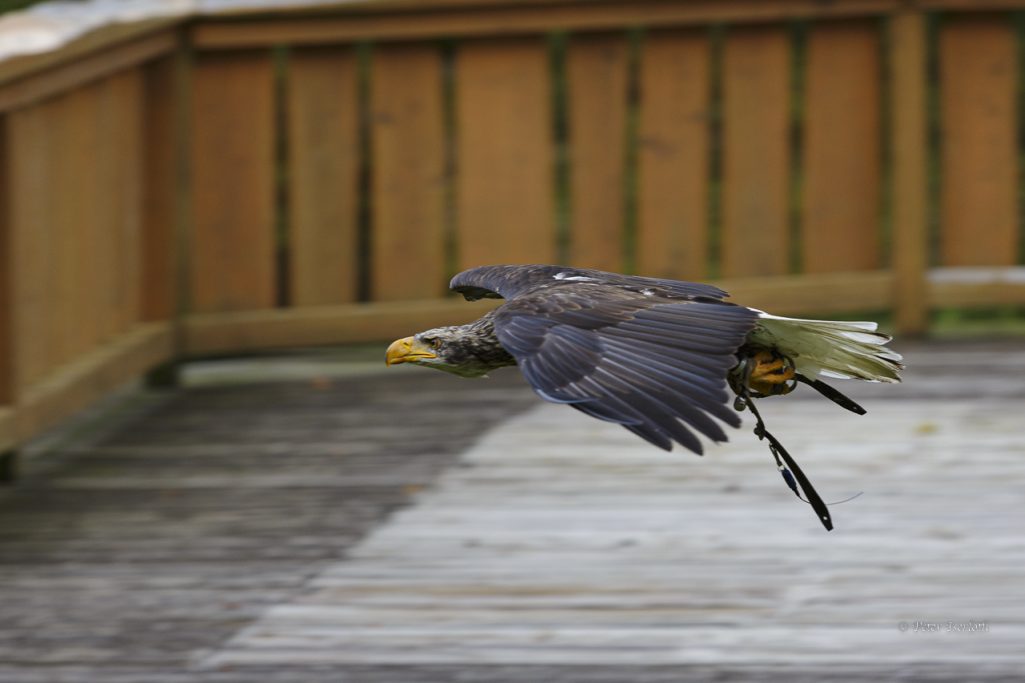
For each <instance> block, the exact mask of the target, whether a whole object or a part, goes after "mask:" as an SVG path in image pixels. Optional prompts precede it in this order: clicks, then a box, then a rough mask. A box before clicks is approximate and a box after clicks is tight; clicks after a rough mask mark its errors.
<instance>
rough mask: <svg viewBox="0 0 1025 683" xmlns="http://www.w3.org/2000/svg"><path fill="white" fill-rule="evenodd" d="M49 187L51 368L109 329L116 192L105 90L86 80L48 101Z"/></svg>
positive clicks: (87, 345)
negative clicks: (109, 186)
mask: <svg viewBox="0 0 1025 683" xmlns="http://www.w3.org/2000/svg"><path fill="white" fill-rule="evenodd" d="M50 107H51V112H52V116H53V118H52V119H51V124H50V129H51V135H53V136H54V142H55V144H54V145H52V146H51V147H50V148H49V151H50V154H51V157H50V163H49V165H48V167H49V168H50V171H51V173H52V175H51V176H50V178H49V181H48V182H49V183H50V190H51V192H53V193H54V194H55V195H56V196H59V197H60V198H61V201H60V202H57V203H56V204H55V206H54V208H53V213H52V215H53V224H52V229H53V230H54V232H53V233H52V234H51V236H50V240H51V241H50V243H49V244H45V245H42V244H41V245H39V246H40V248H44V249H47V250H48V251H49V252H50V253H51V256H52V258H53V259H54V266H53V269H52V271H51V272H50V273H47V274H46V276H47V277H50V278H52V279H53V286H54V287H55V291H54V292H53V297H52V300H51V302H50V306H51V312H50V327H51V329H50V334H52V335H53V337H54V340H53V355H52V357H51V358H50V360H49V364H50V365H51V366H54V365H59V364H60V363H63V362H66V361H68V360H71V359H72V358H73V357H74V356H76V355H78V354H80V353H83V352H85V351H86V350H88V349H90V348H92V347H93V346H94V345H95V344H97V343H98V342H99V341H100V339H101V337H102V336H103V335H104V333H105V332H106V331H107V330H106V329H105V326H104V323H105V321H106V320H107V317H106V316H105V313H106V310H105V309H104V308H103V307H101V306H100V305H99V299H100V298H101V297H103V296H104V295H105V294H106V293H107V291H108V290H109V288H110V284H109V283H108V282H107V281H106V278H107V277H108V276H109V268H107V267H106V261H105V260H104V258H103V257H104V255H105V253H106V252H107V251H108V250H109V243H110V239H109V234H108V233H109V230H110V229H111V227H112V226H110V225H109V224H108V223H107V221H106V214H105V208H106V207H107V206H108V205H109V204H110V202H112V201H116V197H112V196H108V195H107V194H106V192H105V188H103V187H102V184H101V183H100V182H99V179H100V178H101V177H102V176H103V173H104V170H105V168H104V166H103V159H104V155H105V154H106V153H107V150H106V149H104V146H103V143H102V141H101V140H100V138H99V135H98V132H99V127H100V122H101V117H102V111H101V107H100V88H99V86H98V85H96V84H89V85H84V86H80V87H78V88H76V89H74V90H72V91H71V92H69V93H67V94H65V95H63V96H62V97H60V98H58V99H56V100H54V101H53V103H52V104H51V105H50Z"/></svg>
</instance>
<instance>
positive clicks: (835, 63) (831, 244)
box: [802, 21, 881, 273]
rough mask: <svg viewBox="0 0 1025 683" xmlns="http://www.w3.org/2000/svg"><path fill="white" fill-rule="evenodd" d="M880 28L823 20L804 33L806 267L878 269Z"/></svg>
mask: <svg viewBox="0 0 1025 683" xmlns="http://www.w3.org/2000/svg"><path fill="white" fill-rule="evenodd" d="M879 49H880V41H879V29H878V25H877V24H876V23H875V22H872V21H850V22H847V21H844V22H824V23H820V24H817V25H815V26H814V27H813V28H812V29H811V32H810V35H809V37H808V51H807V58H806V59H807V80H806V84H807V86H806V96H805V112H806V123H805V145H804V197H803V199H804V207H803V208H804V217H803V219H804V220H803V236H802V238H803V240H802V241H803V244H802V247H803V264H804V270H805V272H808V273H829V272H837V271H850V270H870V269H874V268H878V267H879V264H880V258H879V248H880V247H879V189H880V144H881V143H880V125H879V106H880V94H879V83H880V78H879V77H880V70H879Z"/></svg>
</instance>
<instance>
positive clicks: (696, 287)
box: [449, 265, 729, 301]
mask: <svg viewBox="0 0 1025 683" xmlns="http://www.w3.org/2000/svg"><path fill="white" fill-rule="evenodd" d="M582 282H589V283H592V284H602V285H605V286H607V287H615V288H618V289H623V290H626V291H631V292H637V293H644V292H648V293H649V294H648V295H649V296H651V295H658V296H663V297H669V298H675V297H681V298H695V297H700V298H709V299H715V300H722V299H724V298H726V297H727V296H729V294H727V293H726V292H724V291H723V290H721V289H719V288H718V287H713V286H712V285H706V284H701V283H698V282H682V281H680V280H662V279H659V278H651V277H638V276H635V275H620V274H619V273H608V272H605V271H603V270H590V269H588V268H570V267H568V266H546V265H525V266H480V267H478V268H471V269H470V270H464V271H463V272H461V273H459V274H458V275H456V276H455V277H454V278H452V282H451V284H450V285H449V286H450V287H451V288H452V289H453V290H455V291H457V292H459V293H460V294H462V295H463V296H464V297H466V298H467V299H469V300H470V301H474V300H476V299H513V298H515V297H518V296H522V295H524V294H529V293H531V292H534V291H537V290H539V289H549V288H552V287H563V286H567V285H575V284H579V283H582Z"/></svg>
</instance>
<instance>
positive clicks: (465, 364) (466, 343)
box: [385, 325, 512, 377]
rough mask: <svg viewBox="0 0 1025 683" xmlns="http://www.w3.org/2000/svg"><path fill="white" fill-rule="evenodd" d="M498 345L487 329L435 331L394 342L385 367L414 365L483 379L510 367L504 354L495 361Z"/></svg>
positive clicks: (467, 327) (466, 327) (464, 327)
mask: <svg viewBox="0 0 1025 683" xmlns="http://www.w3.org/2000/svg"><path fill="white" fill-rule="evenodd" d="M489 333H490V334H489ZM497 344H498V340H497V339H495V338H494V334H493V330H491V329H490V328H488V329H486V330H485V329H481V328H480V327H478V326H475V325H453V326H449V327H436V328H434V329H431V330H425V331H423V332H420V333H418V334H415V335H413V336H412V337H405V338H403V339H396V340H395V341H393V342H392V343H391V345H390V346H389V347H388V351H387V352H386V354H385V363H386V364H387V365H398V364H399V363H413V364H415V365H424V366H426V367H429V368H435V369H437V370H444V371H445V372H451V373H452V374H454V375H459V376H460V377H484V376H485V375H487V373H488V372H489V371H491V370H494V369H495V368H497V367H502V366H503V365H511V364H512V363H510V362H508V361H511V360H512V357H511V356H509V355H508V354H507V353H505V352H504V350H502V352H501V354H500V355H499V357H498V358H496V357H495V353H494V351H495V347H496V346H497ZM498 348H499V349H501V347H498ZM496 361H500V362H496Z"/></svg>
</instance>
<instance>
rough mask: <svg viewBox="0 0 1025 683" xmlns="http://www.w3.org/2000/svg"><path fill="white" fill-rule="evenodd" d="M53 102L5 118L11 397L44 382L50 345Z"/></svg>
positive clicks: (34, 106) (53, 262) (54, 142)
mask: <svg viewBox="0 0 1025 683" xmlns="http://www.w3.org/2000/svg"><path fill="white" fill-rule="evenodd" d="M55 114H56V108H55V105H54V104H53V102H52V101H47V102H43V103H40V104H37V105H33V106H31V107H26V108H24V109H19V110H17V111H14V112H11V113H10V114H9V115H8V119H9V121H8V128H7V130H8V138H7V148H8V154H9V157H10V164H9V178H8V182H9V187H10V194H9V195H8V201H9V202H10V213H9V228H10V230H9V235H8V237H9V240H10V248H11V256H12V258H11V266H12V270H11V295H12V298H13V300H14V301H15V302H16V305H15V307H14V310H13V311H12V321H11V325H12V329H13V332H14V336H13V339H12V347H13V348H12V351H13V356H14V359H15V362H14V368H13V378H12V380H13V381H12V384H13V387H12V391H13V393H14V395H15V396H16V397H18V396H21V395H23V394H24V393H25V391H26V390H27V389H28V388H29V387H31V386H32V384H33V383H35V382H37V381H38V380H39V379H41V378H42V377H43V375H44V374H45V373H46V370H47V368H48V359H49V356H50V346H51V344H52V343H53V339H52V335H51V331H50V329H49V325H50V320H51V318H50V312H49V310H48V309H49V306H50V303H51V301H50V300H51V295H50V290H51V282H50V279H49V278H48V277H46V274H47V273H50V272H52V271H53V269H54V268H55V267H56V263H55V261H54V259H53V256H52V252H51V246H52V243H53V237H54V229H53V223H54V216H53V208H54V206H55V204H54V202H53V201H52V192H53V188H52V184H53V173H52V171H51V168H50V159H51V157H52V156H53V153H52V151H51V148H52V147H54V146H55V145H56V141H55V139H54V137H55V136H54V135H53V131H54V129H55V128H54V127H55V126H56V125H57V124H58V119H57V117H56V115H55Z"/></svg>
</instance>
